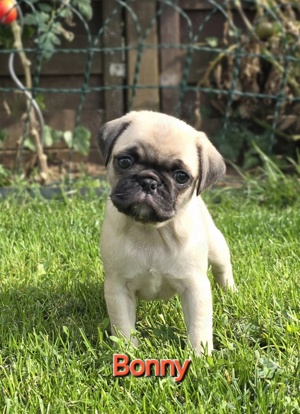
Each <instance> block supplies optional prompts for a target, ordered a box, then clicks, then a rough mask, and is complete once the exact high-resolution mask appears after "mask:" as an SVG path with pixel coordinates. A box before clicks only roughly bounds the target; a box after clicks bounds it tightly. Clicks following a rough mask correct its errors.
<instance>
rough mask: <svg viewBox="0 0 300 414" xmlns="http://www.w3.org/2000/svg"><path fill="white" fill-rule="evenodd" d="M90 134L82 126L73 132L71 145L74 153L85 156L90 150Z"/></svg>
mask: <svg viewBox="0 0 300 414" xmlns="http://www.w3.org/2000/svg"><path fill="white" fill-rule="evenodd" d="M91 135H92V134H91V132H90V131H89V130H88V129H87V128H85V127H84V126H82V125H79V126H78V127H76V128H75V130H74V138H73V144H74V149H75V151H78V152H79V153H80V154H82V155H87V154H88V153H89V149H90V141H91Z"/></svg>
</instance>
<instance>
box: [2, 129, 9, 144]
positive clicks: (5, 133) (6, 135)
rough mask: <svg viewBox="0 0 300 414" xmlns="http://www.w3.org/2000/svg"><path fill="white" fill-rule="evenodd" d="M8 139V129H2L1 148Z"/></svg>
mask: <svg viewBox="0 0 300 414" xmlns="http://www.w3.org/2000/svg"><path fill="white" fill-rule="evenodd" d="M7 137H8V131H7V129H0V148H2V147H3V143H4V141H5V140H6V139H7Z"/></svg>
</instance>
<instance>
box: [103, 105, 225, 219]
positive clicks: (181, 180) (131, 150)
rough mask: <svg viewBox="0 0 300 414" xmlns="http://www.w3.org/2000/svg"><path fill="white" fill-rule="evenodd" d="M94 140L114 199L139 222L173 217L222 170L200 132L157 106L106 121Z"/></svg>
mask: <svg viewBox="0 0 300 414" xmlns="http://www.w3.org/2000/svg"><path fill="white" fill-rule="evenodd" d="M97 140H98V144H99V147H100V151H101V153H102V155H103V158H104V160H105V164H106V166H107V168H108V175H107V176H108V181H109V184H110V186H111V187H112V191H111V200H112V202H113V204H114V205H115V207H116V208H117V209H118V210H119V211H120V212H121V213H124V214H126V215H128V216H131V217H132V218H134V219H135V220H137V221H140V222H143V223H159V222H164V221H167V220H169V219H171V218H172V217H174V216H175V215H176V212H177V211H178V210H180V209H181V208H182V207H183V206H184V205H186V203H188V202H189V200H190V199H191V198H192V196H193V195H194V194H197V195H199V194H200V193H201V192H202V191H203V190H204V189H205V188H206V187H208V186H209V185H211V184H212V183H213V182H214V181H216V180H217V179H218V178H219V177H221V176H222V175H223V174H224V172H225V163H224V161H223V159H222V157H221V155H220V154H219V153H218V151H217V150H216V149H215V147H214V146H213V145H212V144H211V142H210V141H209V140H208V139H207V137H206V135H205V134H204V133H202V132H198V131H196V130H195V129H194V128H192V127H191V126H189V125H187V124H186V123H185V122H183V121H180V120H178V119H176V118H174V117H172V116H168V115H164V114H160V113H158V112H151V111H140V112H130V113H129V114H127V115H125V116H123V117H121V118H119V119H116V120H114V121H111V122H108V123H107V124H105V125H104V126H103V127H102V128H101V130H100V132H99V134H98V138H97Z"/></svg>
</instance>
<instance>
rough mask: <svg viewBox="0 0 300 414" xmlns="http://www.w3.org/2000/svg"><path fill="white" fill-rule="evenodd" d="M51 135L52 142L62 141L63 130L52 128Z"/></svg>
mask: <svg viewBox="0 0 300 414" xmlns="http://www.w3.org/2000/svg"><path fill="white" fill-rule="evenodd" d="M51 135H52V139H53V144H55V143H56V142H61V141H62V139H63V136H64V133H63V131H59V130H58V129H52V131H51Z"/></svg>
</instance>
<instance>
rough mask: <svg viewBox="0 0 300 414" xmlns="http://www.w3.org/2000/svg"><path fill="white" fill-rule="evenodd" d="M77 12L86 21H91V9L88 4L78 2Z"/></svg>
mask: <svg viewBox="0 0 300 414" xmlns="http://www.w3.org/2000/svg"><path fill="white" fill-rule="evenodd" d="M78 10H79V11H80V13H81V14H82V16H83V17H84V18H85V19H86V20H91V18H92V16H93V9H92V6H91V5H90V3H87V2H84V1H82V2H78Z"/></svg>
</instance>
